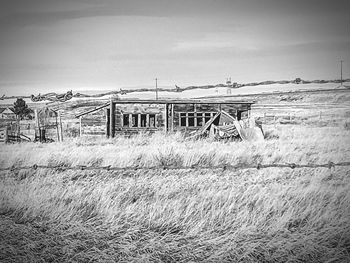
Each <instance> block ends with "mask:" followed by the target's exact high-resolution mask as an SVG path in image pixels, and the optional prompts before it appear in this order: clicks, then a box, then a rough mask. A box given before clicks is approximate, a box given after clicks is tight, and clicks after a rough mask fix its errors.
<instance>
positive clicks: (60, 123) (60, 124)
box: [58, 110, 63, 142]
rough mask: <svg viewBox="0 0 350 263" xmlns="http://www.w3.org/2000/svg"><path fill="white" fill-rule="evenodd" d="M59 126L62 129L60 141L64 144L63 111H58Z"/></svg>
mask: <svg viewBox="0 0 350 263" xmlns="http://www.w3.org/2000/svg"><path fill="white" fill-rule="evenodd" d="M58 125H59V128H60V141H61V142H63V129H62V119H61V111H60V110H59V111H58Z"/></svg>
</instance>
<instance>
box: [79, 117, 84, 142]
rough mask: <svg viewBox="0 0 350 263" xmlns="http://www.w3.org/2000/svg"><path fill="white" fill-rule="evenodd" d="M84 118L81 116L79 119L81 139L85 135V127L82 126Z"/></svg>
mask: <svg viewBox="0 0 350 263" xmlns="http://www.w3.org/2000/svg"><path fill="white" fill-rule="evenodd" d="M82 117H83V116H80V117H79V137H81V136H82V135H83V126H82V123H81V122H82Z"/></svg>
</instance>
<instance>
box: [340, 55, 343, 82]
mask: <svg viewBox="0 0 350 263" xmlns="http://www.w3.org/2000/svg"><path fill="white" fill-rule="evenodd" d="M340 86H343V60H340Z"/></svg>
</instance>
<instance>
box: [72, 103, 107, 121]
mask: <svg viewBox="0 0 350 263" xmlns="http://www.w3.org/2000/svg"><path fill="white" fill-rule="evenodd" d="M107 106H109V103H106V104H105V105H102V106H100V107H97V108H95V109H92V110H88V111H84V112H82V113H79V114H77V115H75V118H79V117H80V116H83V115H86V114H89V113H92V112H94V111H97V110H100V109H103V108H105V107H107Z"/></svg>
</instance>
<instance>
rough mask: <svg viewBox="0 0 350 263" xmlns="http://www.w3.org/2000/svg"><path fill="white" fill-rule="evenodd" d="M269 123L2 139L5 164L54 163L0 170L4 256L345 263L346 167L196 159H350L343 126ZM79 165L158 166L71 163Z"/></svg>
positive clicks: (348, 230) (349, 136)
mask: <svg viewBox="0 0 350 263" xmlns="http://www.w3.org/2000/svg"><path fill="white" fill-rule="evenodd" d="M265 130H266V136H267V140H265V141H262V142H254V143H248V142H226V143H225V142H214V141H191V140H190V141H188V140H185V139H184V138H183V137H182V136H181V135H179V134H175V135H168V136H165V135H162V134H155V135H153V136H152V137H145V136H142V135H140V136H136V137H133V138H131V139H124V138H115V139H113V140H107V139H102V138H95V139H94V138H79V139H72V140H70V141H65V142H64V143H61V144H60V143H52V144H33V143H27V144H14V145H5V146H4V147H2V151H1V153H0V167H1V168H4V167H11V166H12V167H19V166H32V165H33V164H38V165H49V166H57V168H56V169H38V170H34V169H28V170H13V171H2V172H1V179H0V180H1V184H0V221H1V222H0V261H1V262H49V261H50V262H89V261H91V262H116V261H118V262H135V261H136V262H189V261H192V262H198V261H205V262H232V261H233V262H347V261H348V260H349V258H350V220H349V218H350V192H349V189H350V167H338V166H337V167H334V168H332V169H328V168H302V169H290V168H266V169H260V170H257V169H255V168H254V169H238V170H230V169H229V170H225V169H196V168H192V169H191V168H190V167H191V166H197V165H199V166H200V165H206V166H216V165H225V164H240V165H242V166H244V165H248V164H257V163H263V164H264V163H268V164H271V163H296V164H324V163H328V162H330V161H332V162H334V163H338V162H346V161H349V160H350V147H349V145H350V131H349V130H348V129H346V128H345V127H344V126H343V127H340V126H339V127H304V126H291V125H286V126H278V127H276V128H273V127H265ZM77 165H86V166H107V165H112V166H114V167H138V168H143V167H144V168H146V167H151V166H159V167H160V169H158V170H157V169H156V170H148V169H138V170H132V169H128V170H125V171H98V170H94V171H88V170H77V171H73V170H65V169H64V168H65V167H70V166H77ZM162 166H174V167H189V169H178V170H177V169H174V170H166V169H165V170H164V169H162V168H161V167H162Z"/></svg>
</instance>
